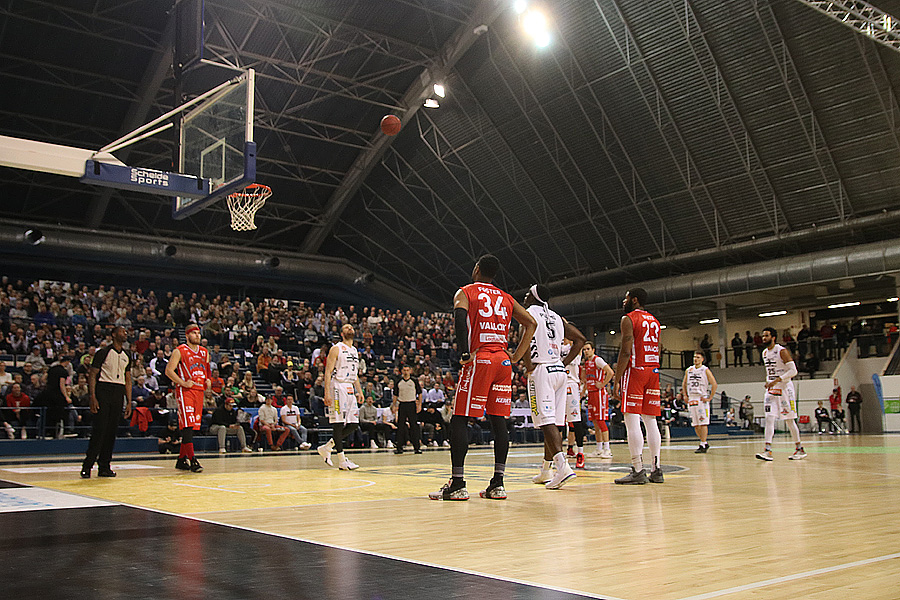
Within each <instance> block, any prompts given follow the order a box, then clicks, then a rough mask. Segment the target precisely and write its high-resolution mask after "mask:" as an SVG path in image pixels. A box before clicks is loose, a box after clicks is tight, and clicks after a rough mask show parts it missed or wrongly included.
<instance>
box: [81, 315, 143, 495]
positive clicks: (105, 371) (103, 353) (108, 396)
mask: <svg viewBox="0 0 900 600" xmlns="http://www.w3.org/2000/svg"><path fill="white" fill-rule="evenodd" d="M112 339H113V343H112V344H110V345H108V346H106V347H105V348H101V349H100V350H98V351H97V352H96V353H95V354H94V360H93V362H92V363H91V369H90V373H89V374H88V387H89V388H90V394H91V413H93V414H94V420H93V423H92V426H93V428H92V430H91V441H90V442H89V443H88V449H87V455H86V456H85V457H84V462H83V463H82V465H81V478H82V479H90V477H91V469H92V468H93V467H94V462H96V463H97V465H98V468H99V472H98V473H97V475H98V476H99V477H115V476H116V473H115V471H113V470H112V468H110V463H111V461H112V453H113V446H114V445H115V443H116V430H117V429H118V427H119V421H120V420H121V419H122V402H125V414H124V416H125V418H126V419H127V418H129V417H131V357H130V356H129V354H128V352H126V351H125V348H124V344H125V342H126V341H127V340H128V334H127V332H126V330H125V328H124V327H121V326H119V327H116V328H115V329H114V330H113V335H112Z"/></svg>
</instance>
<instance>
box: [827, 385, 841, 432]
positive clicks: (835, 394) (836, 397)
mask: <svg viewBox="0 0 900 600" xmlns="http://www.w3.org/2000/svg"><path fill="white" fill-rule="evenodd" d="M843 399H844V395H843V394H842V393H841V386H837V387H834V388H832V390H831V395H830V396H828V404H829V405H830V406H829V408H831V417H832V419H833V421H832V422H831V426H832V429H835V430H836V429H837V428H839V427H840V425H839V421H843V420H844V411H843V410H842V409H841V402H842V401H843ZM835 433H837V431H835Z"/></svg>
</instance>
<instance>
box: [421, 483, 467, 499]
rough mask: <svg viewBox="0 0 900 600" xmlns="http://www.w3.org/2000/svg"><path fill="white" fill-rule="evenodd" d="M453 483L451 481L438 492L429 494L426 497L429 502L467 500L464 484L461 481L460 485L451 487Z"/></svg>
mask: <svg viewBox="0 0 900 600" xmlns="http://www.w3.org/2000/svg"><path fill="white" fill-rule="evenodd" d="M453 483H454V481H453V480H452V479H451V480H450V481H449V482H448V483H445V484H444V485H443V487H441V489H439V490H438V491H436V492H431V493H429V494H428V497H429V498H430V499H431V500H456V501H459V500H468V499H469V491H468V490H467V489H466V482H465V481H463V482H462V484H461V485H460V484H457V485H456V486H453Z"/></svg>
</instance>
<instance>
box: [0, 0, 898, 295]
mask: <svg viewBox="0 0 900 600" xmlns="http://www.w3.org/2000/svg"><path fill="white" fill-rule="evenodd" d="M511 4H512V1H511V0H508V1H507V0H502V1H498V0H440V1H438V0H357V1H338V0H332V1H326V0H319V1H310V0H307V1H301V0H248V1H238V0H206V28H205V40H204V41H205V48H206V56H207V58H210V59H211V60H214V61H217V62H229V63H232V64H234V65H237V66H240V67H243V68H246V67H253V68H255V69H256V71H257V78H258V87H257V92H258V93H257V105H256V113H255V123H256V140H257V142H258V145H259V152H258V156H259V174H258V177H257V180H258V181H259V182H260V183H265V184H268V185H270V186H271V187H272V188H273V190H274V196H273V198H272V199H271V200H270V201H269V202H268V203H267V205H266V206H265V207H264V208H263V209H262V210H261V211H260V213H259V214H258V215H257V224H258V225H259V228H258V229H257V230H256V231H254V232H252V233H249V234H247V233H237V232H233V231H232V230H231V229H230V227H229V225H228V215H227V211H226V210H225V207H224V206H220V207H218V208H216V209H211V210H207V211H204V212H202V213H200V214H198V215H197V216H194V217H191V218H188V219H186V220H184V221H175V220H173V219H172V217H171V210H170V207H171V203H170V200H169V199H166V198H160V197H155V196H148V195H140V194H134V193H129V192H111V191H108V190H100V189H94V188H90V187H86V186H83V185H82V184H80V183H78V182H77V181H75V180H70V179H66V178H62V177H57V176H53V175H46V174H41V173H30V172H23V171H16V170H13V169H7V168H3V169H0V186H2V190H3V202H2V203H0V215H2V216H3V217H4V218H10V219H17V220H22V221H28V222H33V223H36V224H41V223H46V224H51V223H53V224H63V225H67V226H76V227H84V228H95V229H100V230H109V231H116V232H123V231H124V232H134V233H142V234H151V235H154V236H158V237H159V238H160V239H166V240H171V239H178V238H184V239H191V240H197V241H203V242H217V243H227V244H231V245H235V246H240V247H246V248H248V249H254V250H255V249H261V250H265V251H269V252H278V251H281V252H306V253H318V254H322V255H326V256H332V257H339V258H346V259H349V260H351V261H353V262H354V263H356V264H358V265H361V266H362V267H363V268H365V269H369V270H371V271H372V272H374V273H376V274H378V275H379V276H381V277H383V278H386V279H388V280H390V281H392V282H394V284H395V285H397V286H398V287H401V288H404V289H407V290H411V291H414V292H417V293H418V294H420V295H423V296H426V297H428V298H433V299H435V302H436V304H439V305H443V304H446V303H447V302H449V298H450V297H451V295H452V293H453V291H454V290H455V288H456V287H457V286H459V285H461V284H463V283H465V282H466V281H467V280H468V276H469V273H470V271H471V266H472V264H473V261H474V259H475V258H477V256H479V255H480V254H482V253H485V252H492V253H494V254H496V255H498V256H499V257H500V259H501V261H502V263H503V265H504V272H503V275H502V276H501V278H500V283H501V285H503V286H505V287H507V288H509V289H522V288H524V287H527V286H528V285H530V284H531V283H532V282H534V281H541V282H547V283H553V284H555V289H557V290H559V291H565V292H569V291H571V292H574V291H579V290H581V289H585V287H586V286H589V285H590V286H603V285H613V284H622V283H625V282H629V281H635V280H649V279H655V278H659V277H666V276H672V275H679V274H683V273H686V272H692V271H696V270H701V269H710V268H716V267H720V266H727V265H734V264H742V263H749V262H759V261H764V260H768V259H771V258H776V257H782V256H793V255H800V254H804V253H808V252H811V251H814V250H821V249H826V248H834V247H839V246H846V245H854V244H861V243H865V242H872V241H878V240H884V239H889V238H893V237H896V234H895V228H896V225H897V222H898V221H900V219H897V218H895V217H897V216H898V215H900V213H897V214H894V213H895V212H896V211H900V193H898V192H900V131H898V127H900V104H898V100H897V97H898V93H900V90H898V85H900V84H898V83H897V82H900V54H898V53H897V52H896V51H894V50H891V49H889V48H886V47H883V46H880V45H878V44H876V43H875V42H873V41H871V40H869V39H867V38H865V37H863V36H861V35H859V34H857V33H855V32H853V31H852V30H850V29H849V28H847V27H843V26H841V25H840V24H839V23H836V22H834V21H832V20H830V19H828V18H827V17H825V16H823V15H821V14H819V13H817V12H815V11H813V10H811V9H810V8H808V7H806V6H804V5H803V4H802V3H800V2H798V1H797V0H755V1H751V2H748V1H746V0H652V1H651V0H594V1H587V0H578V1H566V2H546V3H545V7H546V8H547V9H548V13H549V14H550V15H551V18H552V31H553V42H552V44H551V45H550V46H549V47H548V48H545V49H543V50H538V49H536V48H534V46H533V44H532V43H531V42H530V41H529V40H528V39H526V38H525V37H524V36H522V35H521V28H520V23H519V22H518V20H517V17H516V15H515V13H514V11H513V10H511V8H510V5H511ZM876 4H878V5H879V6H880V7H881V8H883V9H884V10H887V11H892V12H893V14H900V12H898V11H897V8H898V7H897V6H895V4H896V3H893V2H892V3H889V2H876ZM169 8H171V7H170V6H169V3H167V2H159V1H158V0H124V1H123V0H66V1H53V2H51V1H49V0H5V1H3V2H0V84H2V88H3V90H4V92H3V94H0V134H5V135H10V136H17V137H25V138H31V139H37V140H42V141H48V142H54V143H62V144H69V145H74V146H81V147H87V148H99V147H100V146H102V145H103V144H105V143H107V142H109V141H111V140H113V139H115V138H117V137H118V136H120V135H122V134H124V133H126V132H128V131H130V130H131V129H133V128H134V127H136V126H137V125H139V124H141V123H143V122H146V121H148V120H149V119H151V118H153V117H155V116H158V115H160V114H162V113H163V112H165V111H166V110H168V109H169V108H171V106H172V105H173V85H174V79H173V75H172V69H171V45H172V40H173V30H174V26H173V25H174V23H173V18H172V16H171V14H170V11H168V10H167V9H169ZM482 22H484V24H487V25H488V27H487V31H486V32H482V33H480V34H478V33H476V32H474V28H473V24H482ZM423 73H425V74H426V75H429V74H430V75H429V76H432V77H436V78H438V79H440V80H441V81H442V82H443V83H444V85H445V87H446V90H447V95H446V97H445V98H444V99H443V100H441V106H440V108H439V109H434V110H432V109H425V108H418V106H419V105H420V103H421V102H420V100H419V99H417V100H416V102H414V103H413V104H410V101H409V98H410V97H411V94H413V92H415V91H416V88H417V86H421V84H422V82H423V81H426V77H425V76H424V75H423ZM228 76H229V73H228V72H227V71H226V70H224V69H220V68H218V67H203V68H201V69H199V70H197V71H195V72H194V74H193V75H191V76H190V79H189V83H190V85H189V87H188V89H189V90H190V89H192V88H191V87H190V86H193V88H196V89H195V90H194V91H199V90H200V89H201V88H204V87H208V86H211V85H213V84H215V83H218V82H220V81H222V80H224V79H226V78H227V77H228ZM413 96H414V94H413ZM415 97H416V98H418V96H415ZM389 113H391V114H397V115H405V116H406V118H405V122H404V126H403V129H402V131H401V132H400V134H399V135H397V136H396V137H395V138H392V139H391V140H390V143H389V144H385V145H384V146H383V147H381V148H376V140H377V139H378V137H379V136H378V135H376V131H377V129H378V124H379V121H380V119H381V118H382V116H384V115H385V114H389ZM171 154H172V143H171V141H170V140H169V139H167V138H166V137H165V135H163V136H162V137H160V138H159V139H151V140H148V142H147V143H144V144H142V145H140V146H137V147H134V148H133V149H131V150H130V151H128V152H126V153H124V154H123V155H122V156H120V157H121V158H123V160H125V161H126V162H127V163H128V164H132V165H139V166H146V167H155V168H161V169H168V168H169V165H170V164H171V163H170V157H171ZM360 175H362V176H360ZM874 215H884V218H883V219H873V218H869V217H872V216H874ZM818 229H822V230H823V232H824V233H823V234H821V235H816V234H815V231H816V230H818ZM803 232H805V233H806V234H809V233H810V232H812V234H811V235H806V234H805V235H803V236H802V237H801V236H799V235H796V234H799V233H803ZM757 242H758V243H757ZM698 251H699V252H698ZM603 273H608V276H607V277H606V278H604V276H603ZM592 274H593V275H594V276H593V278H591V277H590V276H591V275H592ZM598 274H599V275H598ZM567 282H570V283H567Z"/></svg>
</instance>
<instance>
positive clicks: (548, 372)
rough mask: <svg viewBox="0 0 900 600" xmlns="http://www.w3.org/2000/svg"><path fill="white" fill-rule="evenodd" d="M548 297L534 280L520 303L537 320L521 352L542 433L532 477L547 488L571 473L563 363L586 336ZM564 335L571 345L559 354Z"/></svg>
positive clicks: (533, 411)
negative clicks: (527, 345)
mask: <svg viewBox="0 0 900 600" xmlns="http://www.w3.org/2000/svg"><path fill="white" fill-rule="evenodd" d="M549 298H550V291H549V290H548V289H547V288H546V287H545V286H543V285H537V284H535V285H533V286H531V289H530V290H529V291H528V294H526V296H525V301H524V302H523V303H522V304H523V305H524V306H525V309H526V310H527V311H528V313H529V314H530V315H531V316H532V317H534V319H535V321H537V329H536V330H535V332H534V337H532V338H531V352H526V353H525V357H524V361H525V370H526V371H527V372H528V401H529V403H530V404H531V415H532V421H533V422H534V424H535V425H537V426H538V427H540V428H541V432H543V434H544V462H543V464H542V466H541V472H540V473H539V474H538V475H536V476H535V477H534V478H533V479H532V480H533V481H534V482H535V483H543V484H545V486H546V487H547V488H548V489H559V488H561V487H562V486H563V485H564V484H565V483H566V482H567V481H569V480H570V479H572V478H573V477H575V471H573V470H572V467H570V466H569V463H568V462H566V457H565V455H564V454H563V451H562V435H561V431H560V430H561V428H564V427H565V426H566V380H567V377H566V366H567V365H569V364H570V363H571V362H572V361H573V360H574V359H575V357H576V356H577V355H578V354H580V353H581V348H582V346H584V342H585V341H586V340H585V337H584V335H582V333H581V332H580V331H578V329H577V328H575V327H574V326H573V325H572V324H570V323H568V322H567V321H566V320H565V319H563V318H562V317H561V316H559V315H558V314H556V313H555V312H553V311H552V310H550V307H549V306H548V305H547V301H548V300H549ZM564 338H567V339H570V340H572V346H571V347H570V349H569V352H568V354H566V355H565V356H562V348H561V345H562V342H563V339H564ZM551 465H552V466H555V467H556V473H555V474H553V473H552V472H551V470H550V467H551Z"/></svg>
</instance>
